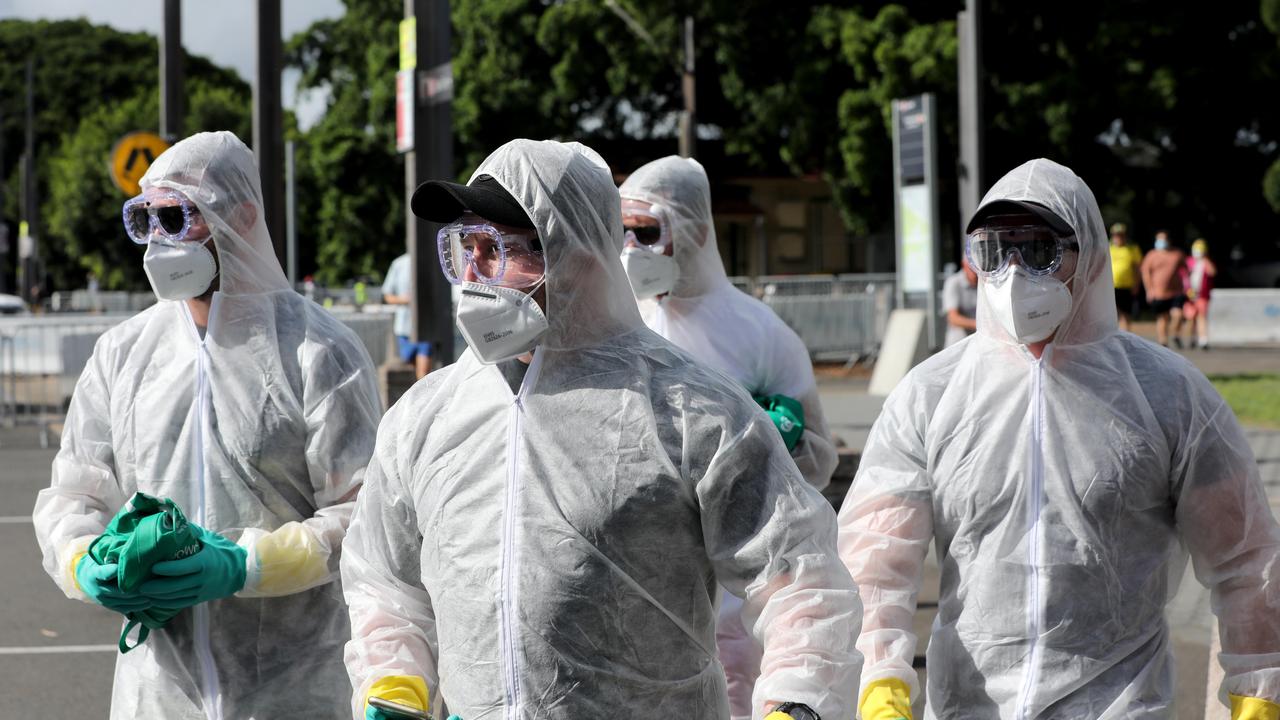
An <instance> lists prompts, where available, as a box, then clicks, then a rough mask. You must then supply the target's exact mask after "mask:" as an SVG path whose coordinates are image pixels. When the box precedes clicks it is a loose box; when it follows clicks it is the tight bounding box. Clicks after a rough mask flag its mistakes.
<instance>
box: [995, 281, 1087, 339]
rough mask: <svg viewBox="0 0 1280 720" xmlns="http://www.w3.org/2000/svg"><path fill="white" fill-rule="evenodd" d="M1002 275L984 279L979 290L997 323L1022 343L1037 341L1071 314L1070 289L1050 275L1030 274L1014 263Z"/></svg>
mask: <svg viewBox="0 0 1280 720" xmlns="http://www.w3.org/2000/svg"><path fill="white" fill-rule="evenodd" d="M1003 275H1004V277H1000V278H987V279H986V281H985V282H983V284H982V292H983V294H984V295H986V297H987V304H988V305H990V307H991V312H992V314H993V315H995V317H996V320H998V321H999V322H1000V326H1001V327H1003V328H1004V329H1005V332H1008V333H1009V335H1010V336H1012V337H1013V339H1014V340H1016V341H1018V342H1019V343H1021V344H1023V345H1026V344H1028V343H1034V342H1040V341H1041V340H1044V339H1045V338H1047V337H1049V336H1050V335H1052V334H1053V331H1054V330H1056V329H1057V328H1058V326H1059V325H1061V324H1062V321H1063V320H1066V319H1067V315H1069V314H1071V291H1070V290H1069V289H1067V286H1066V285H1065V284H1064V283H1063V282H1062V281H1061V280H1058V279H1057V278H1055V277H1053V276H1051V275H1040V276H1037V275H1032V274H1031V273H1029V272H1027V271H1026V270H1024V269H1023V268H1022V266H1021V265H1014V266H1013V267H1012V268H1010V270H1009V271H1008V272H1007V273H1003Z"/></svg>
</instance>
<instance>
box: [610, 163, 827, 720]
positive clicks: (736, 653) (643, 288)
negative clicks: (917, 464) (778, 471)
mask: <svg viewBox="0 0 1280 720" xmlns="http://www.w3.org/2000/svg"><path fill="white" fill-rule="evenodd" d="M618 192H619V193H620V196H621V198H622V206H621V207H622V226H623V237H624V238H626V243H625V245H624V246H623V250H622V255H621V259H622V267H623V269H624V270H626V272H627V280H628V282H629V283H630V284H631V289H632V292H633V293H634V294H635V296H636V300H637V304H638V305H639V307H640V316H641V317H642V318H643V319H644V321H645V324H646V325H648V326H649V328H650V329H652V330H653V331H654V332H656V333H658V334H659V335H661V336H662V337H664V338H666V339H667V340H670V341H671V342H672V343H673V344H675V345H676V346H677V347H679V348H680V349H682V350H684V351H686V352H688V353H689V354H690V355H692V356H693V357H694V358H696V359H697V360H699V361H700V362H703V363H705V364H707V365H708V366H710V367H712V368H715V369H716V370H719V371H720V372H722V373H724V374H725V375H727V376H728V377H729V378H730V379H732V380H734V381H735V382H737V383H739V384H740V385H741V386H742V387H743V388H744V389H746V390H747V391H748V392H750V393H751V395H752V397H754V398H756V402H758V403H760V405H761V406H762V407H763V408H764V410H765V413H766V414H767V415H768V416H769V419H770V420H772V421H773V424H774V427H776V428H777V429H778V432H779V434H780V435H781V436H782V438H783V441H784V442H785V443H786V445H787V450H788V451H789V452H790V454H791V459H792V460H794V461H795V462H796V467H797V468H799V470H800V474H801V475H802V476H803V477H804V479H805V481H806V482H808V483H809V484H810V485H812V486H813V487H814V488H815V489H817V490H822V489H823V488H825V487H826V486H827V484H828V483H829V482H830V481H831V473H832V471H833V470H835V467H836V463H837V461H838V459H837V456H836V448H835V442H834V441H833V439H832V436H831V433H830V432H829V431H828V430H827V423H826V419H825V416H824V414H823V412H822V403H821V401H820V399H819V397H818V385H817V382H816V381H815V379H814V376H813V363H812V361H811V360H810V359H809V351H808V350H807V349H806V348H805V345H804V341H803V340H801V339H800V337H799V336H798V335H796V333H795V331H794V330H792V329H791V328H789V327H787V325H786V323H784V322H783V321H782V319H781V318H779V317H778V315H777V314H776V313H774V311H773V310H772V309H771V308H770V307H769V306H768V305H765V304H764V303H763V302H761V301H759V300H757V299H756V298H754V297H751V296H750V295H747V294H746V293H744V292H742V291H740V290H738V289H737V288H735V287H734V286H733V285H732V284H731V283H730V282H729V278H728V276H727V275H725V271H724V263H723V262H722V261H721V259H720V249H719V247H718V246H717V243H716V230H715V221H714V219H713V218H712V215H711V184H710V181H709V180H708V178H707V173H706V170H704V169H703V167H702V165H701V164H700V163H698V161H697V160H694V159H692V158H683V157H678V156H675V155H671V156H668V157H664V158H661V159H658V160H654V161H653V162H651V163H648V164H646V165H643V166H641V167H640V168H638V169H636V171H635V172H634V173H632V174H631V176H630V177H628V178H627V180H626V182H624V183H623V184H622V187H621V188H619V190H618ZM729 329H731V330H729ZM726 330H728V331H726ZM721 594H722V597H721V604H720V615H719V618H718V620H717V622H716V646H717V648H718V650H719V652H720V662H721V664H723V665H724V669H725V674H726V678H727V680H728V684H729V706H730V716H731V717H732V718H735V720H736V719H738V718H743V719H745V720H749V719H750V717H751V713H752V707H753V706H752V701H751V696H752V692H753V690H754V686H755V681H756V678H757V677H758V676H759V675H760V660H761V655H762V648H761V647H760V644H759V643H758V642H756V640H755V638H753V637H752V636H751V633H750V632H749V631H748V630H747V628H746V627H745V626H744V625H743V622H742V607H743V606H742V600H740V599H739V598H738V597H737V596H735V595H733V594H732V593H730V592H728V591H727V590H725V591H723V592H722V593H721Z"/></svg>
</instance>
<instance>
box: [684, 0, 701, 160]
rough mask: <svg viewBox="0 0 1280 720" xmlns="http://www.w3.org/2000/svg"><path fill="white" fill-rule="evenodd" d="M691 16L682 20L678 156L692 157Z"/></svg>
mask: <svg viewBox="0 0 1280 720" xmlns="http://www.w3.org/2000/svg"><path fill="white" fill-rule="evenodd" d="M694 55H695V53H694V48H693V16H691V15H690V16H686V17H685V19H684V75H683V77H682V79H681V85H682V88H683V90H684V112H683V113H682V114H681V115H680V155H682V156H683V157H690V158H691V157H694V156H695V154H696V152H695V151H696V143H697V140H698V133H697V129H698V99H697V76H696V75H695V72H694V70H695V68H694V62H695V58H694Z"/></svg>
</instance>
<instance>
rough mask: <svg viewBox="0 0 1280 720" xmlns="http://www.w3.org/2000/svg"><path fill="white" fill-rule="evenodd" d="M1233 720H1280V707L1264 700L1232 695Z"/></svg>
mask: <svg viewBox="0 0 1280 720" xmlns="http://www.w3.org/2000/svg"><path fill="white" fill-rule="evenodd" d="M1230 698H1231V720H1280V705H1277V704H1275V703H1273V702H1270V701H1267V700H1263V699H1262V698H1255V697H1244V696H1242V695H1231V696H1230Z"/></svg>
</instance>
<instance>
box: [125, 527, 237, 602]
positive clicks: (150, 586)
mask: <svg viewBox="0 0 1280 720" xmlns="http://www.w3.org/2000/svg"><path fill="white" fill-rule="evenodd" d="M191 527H192V528H193V529H194V530H195V531H196V533H197V534H198V535H199V536H200V540H201V541H202V542H203V543H204V547H202V548H201V549H200V552H198V553H196V554H194V555H190V556H188V557H185V558H182V559H181V560H167V561H165V562H158V563H156V564H155V565H152V566H151V574H152V579H151V580H147V581H146V582H144V583H142V587H140V588H139V589H138V590H139V592H140V593H141V594H142V595H143V596H145V597H147V598H149V599H150V600H152V601H153V602H154V603H155V604H157V605H160V606H162V607H167V608H185V607H191V606H192V605H199V604H200V603H203V602H209V601H210V600H217V599H219V598H224V597H227V596H230V595H234V594H236V593H237V592H239V591H240V589H241V588H243V587H244V581H245V560H246V558H247V557H248V552H247V551H246V550H245V549H244V548H242V547H240V546H239V545H236V544H235V543H233V542H231V541H230V540H228V539H226V538H225V537H223V536H221V535H219V534H218V533H215V532H209V531H208V530H205V529H204V528H202V527H200V526H198V525H194V524H193V525H191Z"/></svg>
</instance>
